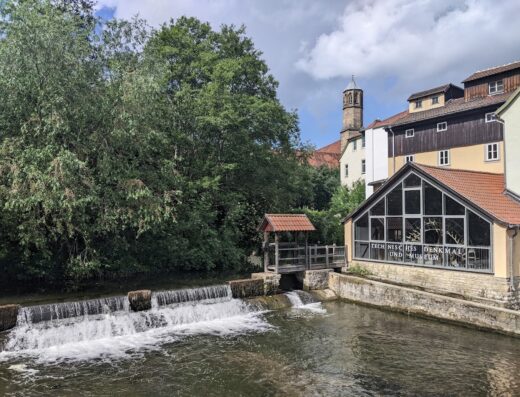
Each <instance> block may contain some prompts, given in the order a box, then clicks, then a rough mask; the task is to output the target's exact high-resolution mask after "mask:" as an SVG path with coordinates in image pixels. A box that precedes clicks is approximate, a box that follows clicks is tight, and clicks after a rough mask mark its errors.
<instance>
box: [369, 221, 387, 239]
mask: <svg viewBox="0 0 520 397" xmlns="http://www.w3.org/2000/svg"><path fill="white" fill-rule="evenodd" d="M370 227H371V231H372V234H371V236H370V239H371V240H378V241H382V240H384V239H385V218H372V219H370Z"/></svg>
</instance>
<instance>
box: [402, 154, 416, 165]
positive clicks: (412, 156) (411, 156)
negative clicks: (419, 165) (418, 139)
mask: <svg viewBox="0 0 520 397" xmlns="http://www.w3.org/2000/svg"><path fill="white" fill-rule="evenodd" d="M414 161H415V154H409V155H408V156H404V163H405V164H408V163H413V162H414Z"/></svg>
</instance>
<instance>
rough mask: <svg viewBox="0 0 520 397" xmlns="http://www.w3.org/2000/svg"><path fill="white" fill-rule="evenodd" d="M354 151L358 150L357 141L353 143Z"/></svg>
mask: <svg viewBox="0 0 520 397" xmlns="http://www.w3.org/2000/svg"><path fill="white" fill-rule="evenodd" d="M352 150H357V139H355V140H353V141H352Z"/></svg>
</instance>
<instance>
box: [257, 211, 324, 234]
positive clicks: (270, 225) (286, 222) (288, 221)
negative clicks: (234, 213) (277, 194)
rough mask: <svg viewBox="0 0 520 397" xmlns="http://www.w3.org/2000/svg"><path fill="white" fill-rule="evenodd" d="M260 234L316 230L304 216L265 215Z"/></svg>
mask: <svg viewBox="0 0 520 397" xmlns="http://www.w3.org/2000/svg"><path fill="white" fill-rule="evenodd" d="M258 230H260V231H262V232H312V231H315V230H316V228H315V227H314V225H313V224H312V223H311V221H310V220H309V218H308V217H307V215H305V214H265V215H264V219H263V220H262V223H261V224H260V227H259V228H258Z"/></svg>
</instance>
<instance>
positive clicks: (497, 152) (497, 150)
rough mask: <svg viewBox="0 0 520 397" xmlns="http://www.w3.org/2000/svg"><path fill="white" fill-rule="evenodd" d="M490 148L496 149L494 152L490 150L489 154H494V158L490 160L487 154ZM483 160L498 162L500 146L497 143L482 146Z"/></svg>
mask: <svg viewBox="0 0 520 397" xmlns="http://www.w3.org/2000/svg"><path fill="white" fill-rule="evenodd" d="M492 146H495V147H496V150H492V151H491V153H493V152H496V157H495V158H490V157H489V153H490V151H489V149H490V147H492ZM484 158H485V160H486V162H491V161H499V160H500V145H499V144H498V142H493V143H487V144H485V145H484Z"/></svg>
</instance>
